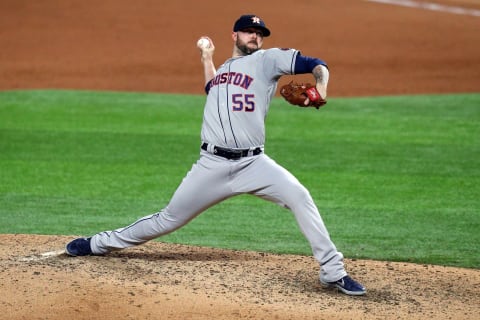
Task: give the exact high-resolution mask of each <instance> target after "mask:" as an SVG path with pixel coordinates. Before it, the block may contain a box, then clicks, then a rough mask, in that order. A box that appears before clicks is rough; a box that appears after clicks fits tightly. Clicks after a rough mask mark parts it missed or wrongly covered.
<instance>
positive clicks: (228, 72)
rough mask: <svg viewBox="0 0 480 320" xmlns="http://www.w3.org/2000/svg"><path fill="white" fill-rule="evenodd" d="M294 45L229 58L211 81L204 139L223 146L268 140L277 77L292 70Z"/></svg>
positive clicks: (252, 145) (247, 145) (254, 143)
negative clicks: (286, 48) (266, 138)
mask: <svg viewBox="0 0 480 320" xmlns="http://www.w3.org/2000/svg"><path fill="white" fill-rule="evenodd" d="M297 54H298V51H296V50H294V49H288V50H283V49H269V50H259V51H257V52H255V53H253V54H251V55H248V56H244V57H239V58H232V59H229V60H227V61H226V62H225V63H224V64H223V65H222V66H220V68H219V69H218V70H217V74H216V76H215V78H214V79H213V80H212V81H210V83H209V85H208V88H207V89H208V90H209V94H208V97H207V102H206V104H205V115H204V118H203V126H202V140H203V141H205V142H208V143H212V144H215V145H218V146H222V147H229V148H251V147H257V146H263V145H264V143H265V124H264V123H265V117H266V115H267V112H268V109H269V105H270V101H271V99H272V97H273V96H274V95H275V91H276V89H277V84H278V79H279V78H280V76H282V75H285V74H293V70H294V67H295V65H294V62H295V56H296V55H297Z"/></svg>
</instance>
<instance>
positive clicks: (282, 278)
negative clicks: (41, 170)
mask: <svg viewBox="0 0 480 320" xmlns="http://www.w3.org/2000/svg"><path fill="white" fill-rule="evenodd" d="M71 239H72V238H71V237H64V236H35V235H0V290H1V292H3V294H2V296H1V297H0V310H1V311H2V312H1V314H0V319H10V320H12V319H51V320H55V319H62V320H63V319H426V318H430V319H477V317H478V314H479V312H480V306H479V304H478V301H479V297H480V271H479V270H470V269H459V268H449V267H441V266H432V265H415V264H408V263H393V262H378V261H363V260H355V261H352V260H348V259H347V260H346V263H347V268H348V270H349V272H350V273H351V275H352V276H354V277H356V278H358V279H361V281H362V282H363V283H364V284H365V285H366V286H367V288H368V293H367V295H366V296H363V297H349V296H346V295H344V294H342V293H339V292H337V291H336V290H332V289H324V288H322V287H321V286H320V285H319V282H318V265H317V263H316V262H315V261H314V259H313V258H312V257H305V256H296V255H274V254H267V253H260V252H244V251H231V250H221V249H212V248H203V247H193V246H186V245H175V244H165V243H160V242H150V243H147V244H146V245H143V246H140V247H136V248H132V249H127V250H124V251H121V252H116V253H113V254H110V255H108V256H103V257H80V258H72V257H68V256H66V255H65V254H64V253H63V247H64V245H65V244H66V243H67V242H68V241H69V240H71Z"/></svg>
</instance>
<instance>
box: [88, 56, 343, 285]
mask: <svg viewBox="0 0 480 320" xmlns="http://www.w3.org/2000/svg"><path fill="white" fill-rule="evenodd" d="M297 55H298V51H296V50H293V49H288V50H283V49H268V50H259V51H257V52H255V53H253V54H251V55H247V56H243V57H239V58H233V59H229V60H227V61H226V62H225V63H224V64H223V65H222V66H221V67H220V68H219V69H218V70H217V73H216V76H215V77H214V78H213V79H212V80H211V81H210V82H209V83H208V85H207V88H206V89H207V91H208V95H207V100H206V104H205V110H204V117H203V126H202V131H201V139H202V147H201V151H200V158H199V160H198V161H197V162H196V163H195V164H194V165H193V166H192V168H191V170H190V171H189V172H188V174H187V175H186V176H185V177H184V179H183V180H182V182H181V183H180V185H179V187H178V188H177V190H176V191H175V193H174V195H173V196H172V198H171V200H170V202H169V203H168V205H167V206H166V207H165V208H163V209H162V210H161V211H159V212H157V213H155V214H152V215H148V216H146V217H143V218H141V219H139V220H137V221H136V222H135V223H133V224H131V225H129V226H127V227H124V228H120V229H117V230H113V231H105V232H100V233H98V234H96V235H94V236H93V237H92V239H91V249H92V252H93V253H94V254H104V253H107V252H108V251H111V250H114V249H122V248H126V247H130V246H134V245H138V244H142V243H144V242H146V241H149V240H152V239H154V238H157V237H160V236H162V235H165V234H168V233H170V232H173V231H175V230H177V229H178V228H180V227H182V226H184V225H185V224H187V223H188V222H189V221H191V220H192V219H193V218H195V217H196V216H197V215H199V214H200V213H202V212H204V211H205V210H206V209H208V208H209V207H211V206H213V205H215V204H217V203H219V202H221V201H223V200H225V199H228V198H230V197H233V196H236V195H239V194H250V195H254V196H257V197H260V198H262V199H265V200H268V201H272V202H274V203H276V204H278V205H280V206H282V207H284V208H287V209H289V210H291V212H293V214H294V216H295V219H296V221H297V223H298V226H299V228H300V230H301V231H302V233H303V234H304V235H305V237H306V238H307V240H308V241H309V243H310V245H311V248H312V251H313V255H314V257H315V258H316V259H317V260H318V262H319V264H320V266H321V274H322V279H324V280H327V281H336V280H338V279H340V278H342V277H343V276H345V275H346V274H347V273H346V271H345V269H344V264H343V255H342V254H341V253H340V252H338V251H337V249H336V247H335V245H334V244H333V243H332V241H331V240H330V237H329V234H328V232H327V230H326V228H325V225H324V223H323V221H322V219H321V217H320V214H319V212H318V209H317V207H316V205H315V203H314V202H313V199H312V197H311V196H310V193H309V192H308V191H307V189H306V188H305V187H304V186H303V185H302V184H301V183H300V182H299V181H298V180H297V179H296V178H295V177H294V176H293V175H292V174H291V173H290V172H288V171H287V170H286V169H285V168H283V167H282V166H280V165H279V164H277V163H276V162H275V161H274V160H272V159H271V158H270V157H268V156H267V155H266V154H265V153H264V152H263V150H264V149H263V146H264V143H265V117H266V115H267V112H268V109H269V105H270V101H271V99H272V97H273V96H274V94H275V91H276V88H277V83H278V80H279V78H280V77H281V76H282V75H285V74H293V73H294V70H295V61H296V60H295V57H296V56H297ZM252 223H255V222H254V221H252Z"/></svg>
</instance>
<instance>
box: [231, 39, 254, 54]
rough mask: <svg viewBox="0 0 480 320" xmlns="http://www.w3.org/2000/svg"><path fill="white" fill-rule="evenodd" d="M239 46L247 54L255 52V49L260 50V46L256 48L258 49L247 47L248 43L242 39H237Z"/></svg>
mask: <svg viewBox="0 0 480 320" xmlns="http://www.w3.org/2000/svg"><path fill="white" fill-rule="evenodd" d="M236 45H237V48H238V49H239V50H240V51H241V52H242V53H243V54H244V55H246V56H248V55H250V54H252V53H254V52H255V51H258V50H259V49H260V48H258V47H257V48H256V49H251V48H249V47H247V44H241V43H240V41H239V40H238V39H237V43H236Z"/></svg>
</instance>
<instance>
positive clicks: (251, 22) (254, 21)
mask: <svg viewBox="0 0 480 320" xmlns="http://www.w3.org/2000/svg"><path fill="white" fill-rule="evenodd" d="M248 28H257V29H260V30H262V33H263V36H264V37H268V36H269V35H270V30H268V29H267V27H266V26H265V22H263V20H262V19H260V18H259V17H258V16H256V15H254V14H245V15H243V16H241V17H240V18H238V20H237V21H236V22H235V24H234V25H233V31H234V32H237V31H242V30H245V29H248Z"/></svg>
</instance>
